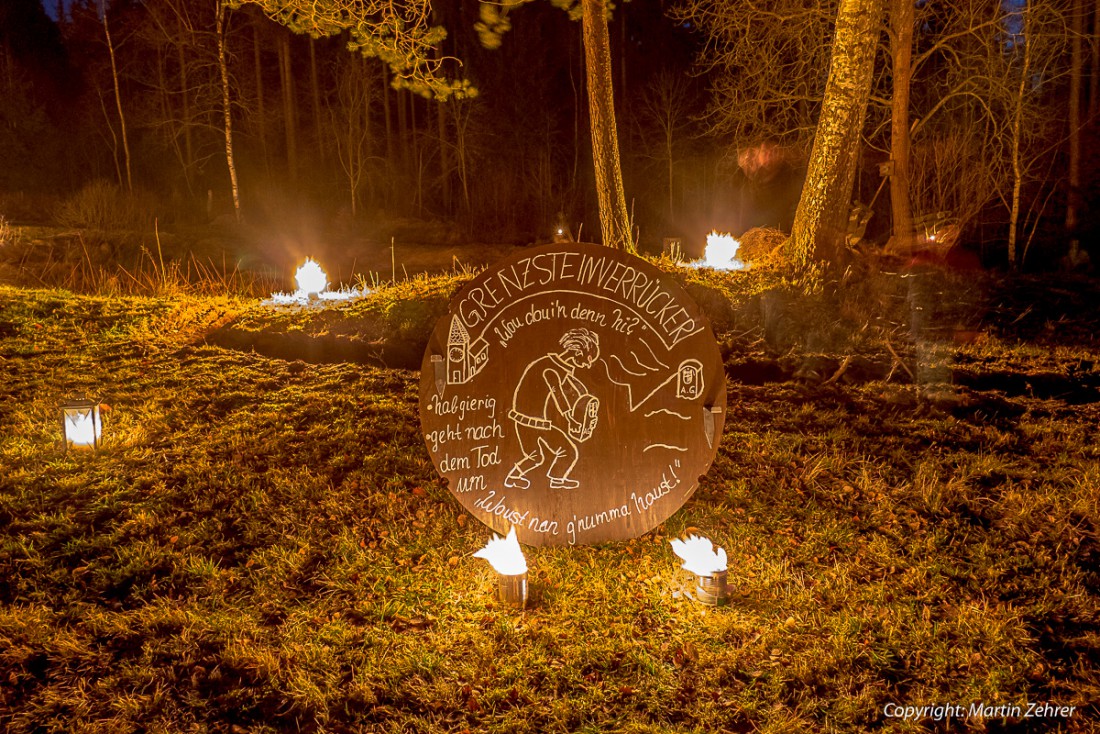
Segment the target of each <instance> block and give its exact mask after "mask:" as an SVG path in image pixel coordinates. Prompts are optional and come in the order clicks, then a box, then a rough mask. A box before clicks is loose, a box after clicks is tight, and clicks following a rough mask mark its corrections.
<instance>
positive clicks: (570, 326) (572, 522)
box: [420, 243, 726, 546]
mask: <svg viewBox="0 0 1100 734" xmlns="http://www.w3.org/2000/svg"><path fill="white" fill-rule="evenodd" d="M725 407H726V383H725V374H724V371H723V367H722V359H721V356H720V354H719V351H718V345H717V343H716V342H715V340H714V335H713V334H712V332H711V329H710V323H709V322H708V321H707V319H706V317H705V316H704V315H703V313H702V311H701V310H700V309H699V307H698V306H697V305H696V304H695V303H694V302H693V301H692V300H691V299H690V298H689V297H688V296H687V294H686V293H684V291H683V289H682V288H681V287H680V286H679V285H678V284H677V283H675V282H674V281H672V280H671V279H670V278H669V277H668V276H666V275H665V274H663V273H661V272H660V271H659V270H657V269H656V268H655V267H653V266H652V265H650V264H649V263H647V262H646V261H644V260H642V259H641V258H638V257H635V256H633V255H628V254H625V253H623V252H621V251H619V250H614V249H612V248H609V247H600V246H597V245H582V244H576V243H568V244H555V245H549V246H545V247H538V248H532V249H530V250H527V251H525V252H523V253H522V254H520V255H517V256H513V257H511V258H508V259H507V260H504V261H503V262H501V263H498V264H497V265H495V266H493V267H491V268H489V269H488V270H486V271H484V272H482V273H480V274H479V275H478V276H477V277H475V278H474V279H473V280H472V281H471V282H470V283H469V284H468V285H467V286H466V287H465V288H463V289H462V291H461V292H460V293H459V294H458V295H457V296H455V298H454V300H452V301H451V304H450V310H449V312H448V314H447V315H446V316H445V317H444V318H443V319H442V320H441V321H440V322H439V324H438V325H437V326H436V328H435V331H434V332H433V334H432V337H431V340H430V341H429V342H428V348H427V351H426V353H425V355H424V362H423V370H422V373H421V380H420V420H421V424H422V426H423V429H424V437H425V440H426V441H427V445H428V452H429V453H430V454H431V456H432V460H433V461H434V462H435V466H436V468H437V469H438V470H439V472H440V474H442V475H443V476H444V477H446V479H447V481H448V485H447V486H448V487H449V488H450V490H451V492H452V493H453V494H454V495H455V497H457V498H458V501H459V502H460V503H461V504H462V506H463V507H465V508H466V509H467V510H469V511H470V512H471V513H472V514H473V515H474V516H475V517H477V518H479V519H480V520H482V521H483V522H485V523H486V524H487V525H489V526H490V527H491V528H493V530H495V531H497V532H498V533H500V534H502V535H503V534H505V533H507V532H508V529H509V528H510V527H512V526H513V525H514V526H515V528H516V534H517V536H518V538H519V540H520V541H521V542H523V543H526V544H528V545H534V546H541V545H575V544H591V543H599V542H603V541H609V540H622V539H626V538H634V537H637V536H639V535H641V534H642V533H645V532H647V531H648V530H651V529H652V528H654V527H656V526H657V525H658V524H659V523H661V522H662V521H664V520H665V519H666V518H668V517H669V516H670V515H672V513H674V512H675V511H676V510H678V509H679V508H680V507H681V506H682V505H683V503H684V501H685V500H687V498H688V497H689V496H690V495H691V493H692V492H693V491H694V490H695V488H696V486H697V482H698V478H699V477H700V475H702V474H705V473H706V471H707V469H708V468H709V467H710V464H711V462H712V461H713V460H714V456H715V453H716V452H717V450H718V441H719V438H720V437H721V435H722V425H723V422H724V418H725Z"/></svg>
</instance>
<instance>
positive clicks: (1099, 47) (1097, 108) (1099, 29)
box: [1089, 0, 1100, 120]
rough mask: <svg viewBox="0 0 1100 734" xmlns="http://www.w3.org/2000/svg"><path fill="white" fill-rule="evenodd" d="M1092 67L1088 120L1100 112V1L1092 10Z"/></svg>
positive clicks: (1099, 0)
mask: <svg viewBox="0 0 1100 734" xmlns="http://www.w3.org/2000/svg"><path fill="white" fill-rule="evenodd" d="M1091 45H1092V66H1091V67H1090V69H1089V71H1090V74H1089V119H1090V120H1093V119H1095V118H1096V115H1097V113H1098V112H1100V0H1097V2H1096V3H1094V4H1093V8H1092V44H1091Z"/></svg>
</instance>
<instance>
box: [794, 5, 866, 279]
mask: <svg viewBox="0 0 1100 734" xmlns="http://www.w3.org/2000/svg"><path fill="white" fill-rule="evenodd" d="M884 5H885V0H840V9H839V12H838V13H837V21H836V36H835V41H834V43H833V53H832V62H831V64H830V68H829V80H828V82H827V83H826V85H825V97H824V99H823V100H822V104H821V118H820V120H818V123H817V133H816V134H815V135H814V144H813V149H812V151H811V153H810V163H809V169H808V171H807V173H806V183H805V185H804V186H803V187H802V198H801V199H800V200H799V202H798V209H797V210H796V212H795V217H794V226H793V228H792V231H791V239H790V242H789V243H788V248H789V255H790V257H791V260H792V262H793V263H794V264H796V265H797V266H800V267H805V266H809V265H811V264H814V263H815V262H822V261H824V262H832V261H834V260H835V259H836V257H837V256H838V254H839V252H840V250H841V248H842V247H843V244H844V236H845V233H846V232H847V227H848V209H849V204H850V203H851V198H852V185H853V183H854V182H855V172H856V165H857V163H858V161H859V152H860V141H861V138H862V133H863V120H864V116H865V114H866V112H867V100H868V97H869V96H870V93H871V82H872V78H873V75H874V64H875V49H876V47H877V44H878V35H879V30H880V25H879V23H880V21H881V19H882V14H883V7H884Z"/></svg>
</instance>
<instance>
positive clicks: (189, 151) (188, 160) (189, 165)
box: [176, 18, 195, 195]
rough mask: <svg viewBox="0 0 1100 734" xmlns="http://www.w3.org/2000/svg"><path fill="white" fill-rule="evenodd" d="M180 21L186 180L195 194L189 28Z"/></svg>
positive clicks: (177, 58)
mask: <svg viewBox="0 0 1100 734" xmlns="http://www.w3.org/2000/svg"><path fill="white" fill-rule="evenodd" d="M178 22H179V34H180V41H179V43H177V44H176V62H177V63H178V64H179V65H180V103H181V105H182V107H183V152H184V158H185V162H184V166H183V169H184V171H185V174H184V181H185V182H186V184H187V193H188V194H191V195H193V194H194V192H193V191H192V186H191V183H192V182H191V177H192V171H194V165H195V145H194V135H192V133H191V82H190V80H189V79H188V74H187V55H186V53H185V52H184V44H183V39H184V38H185V37H186V36H187V33H188V29H187V28H186V27H185V26H184V23H183V19H182V18H180V19H179V21H178Z"/></svg>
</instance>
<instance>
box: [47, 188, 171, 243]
mask: <svg viewBox="0 0 1100 734" xmlns="http://www.w3.org/2000/svg"><path fill="white" fill-rule="evenodd" d="M56 219H57V224H58V225H60V226H62V227H69V228H72V229H91V230H98V231H101V232H144V231H149V230H151V229H152V228H153V219H154V214H153V202H152V200H151V197H150V196H149V195H147V194H127V193H126V192H124V191H123V190H122V189H121V188H119V187H118V186H117V185H115V184H113V183H111V182H109V181H105V180H103V179H97V180H95V181H92V182H91V183H89V184H86V185H85V186H84V188H82V189H80V191H78V192H77V193H76V194H74V195H72V196H71V197H69V198H68V199H66V200H65V201H64V202H63V203H62V204H61V206H60V207H58V210H57V215H56Z"/></svg>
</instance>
